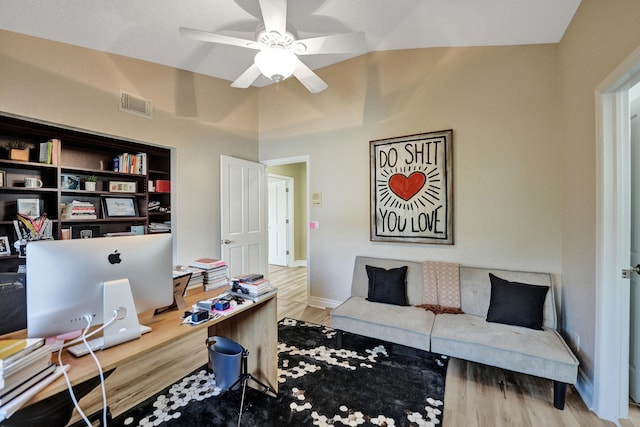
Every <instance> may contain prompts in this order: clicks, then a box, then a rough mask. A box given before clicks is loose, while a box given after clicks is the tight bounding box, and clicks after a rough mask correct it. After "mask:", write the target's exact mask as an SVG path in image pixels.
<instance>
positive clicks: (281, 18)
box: [260, 0, 287, 35]
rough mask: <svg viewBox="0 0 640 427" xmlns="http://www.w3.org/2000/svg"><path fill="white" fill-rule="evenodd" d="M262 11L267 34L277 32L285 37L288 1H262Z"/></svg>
mask: <svg viewBox="0 0 640 427" xmlns="http://www.w3.org/2000/svg"><path fill="white" fill-rule="evenodd" d="M260 9H261V10H262V19H263V20H264V27H265V29H266V30H267V32H268V33H270V32H271V31H277V32H278V33H280V34H282V35H284V34H285V32H286V31H287V0H260Z"/></svg>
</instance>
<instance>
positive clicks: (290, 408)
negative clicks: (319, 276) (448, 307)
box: [113, 318, 448, 427]
mask: <svg viewBox="0 0 640 427" xmlns="http://www.w3.org/2000/svg"><path fill="white" fill-rule="evenodd" d="M335 335H336V331H335V329H332V328H329V327H326V326H322V325H317V324H313V323H308V322H302V321H299V320H294V319H289V318H285V319H283V320H281V321H280V322H279V323H278V383H279V384H278V386H279V395H278V397H277V398H273V397H269V396H266V395H264V394H262V393H260V392H258V391H256V390H253V389H249V390H248V391H247V394H246V398H245V404H244V409H245V410H244V411H243V413H242V418H241V421H242V425H245V426H361V425H362V426H366V425H368V426H426V427H436V426H441V425H442V414H443V399H444V379H445V374H446V369H447V362H448V360H447V358H446V356H441V355H437V354H433V353H429V352H425V351H421V350H417V349H413V348H409V347H406V346H401V345H398V344H393V343H389V342H384V341H380V340H375V339H371V338H367V337H363V336H360V335H355V334H348V333H345V334H344V340H343V348H341V349H338V348H337V345H336V341H337V340H336V336H335ZM249 350H250V349H249ZM239 407H240V391H239V390H236V391H230V392H226V393H222V392H221V390H220V388H218V387H216V383H215V376H214V374H213V373H210V372H208V370H207V369H206V365H205V366H203V367H202V368H200V369H198V370H196V371H194V372H193V373H192V374H190V375H188V376H186V377H184V378H183V379H182V380H180V381H178V382H176V383H175V384H173V385H171V386H169V387H168V388H167V389H165V390H163V391H161V392H160V393H158V394H157V395H155V396H153V397H152V398H150V399H148V400H147V401H145V402H143V403H142V404H141V405H139V406H137V407H136V408H133V409H132V410H130V411H128V412H127V413H125V414H122V415H121V416H119V417H117V418H116V419H114V423H113V425H114V426H127V427H129V426H131V427H133V426H140V427H150V426H160V425H162V426H167V427H168V426H173V427H182V426H189V427H191V426H194V425H211V426H237V425H238V410H239Z"/></svg>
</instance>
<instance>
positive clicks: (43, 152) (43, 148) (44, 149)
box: [38, 139, 60, 165]
mask: <svg viewBox="0 0 640 427" xmlns="http://www.w3.org/2000/svg"><path fill="white" fill-rule="evenodd" d="M59 147H60V140H59V139H50V140H48V141H47V142H41V143H40V149H39V151H38V162H40V163H45V164H48V165H52V164H53V165H57V164H58V157H57V155H58V152H59Z"/></svg>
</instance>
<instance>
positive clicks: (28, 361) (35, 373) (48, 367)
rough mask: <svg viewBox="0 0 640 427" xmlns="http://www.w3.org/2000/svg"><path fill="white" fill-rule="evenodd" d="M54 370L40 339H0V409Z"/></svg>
mask: <svg viewBox="0 0 640 427" xmlns="http://www.w3.org/2000/svg"><path fill="white" fill-rule="evenodd" d="M55 370H56V365H55V364H53V363H51V347H49V346H48V345H46V344H45V343H44V339H42V338H25V339H6V340H0V407H4V406H5V405H6V404H7V402H9V401H11V400H13V399H15V398H16V397H18V396H20V395H21V394H23V393H25V392H26V391H28V390H30V389H31V388H33V387H34V386H36V385H37V384H39V383H41V382H43V381H46V380H47V379H48V377H50V376H51V375H52V374H53V373H54V371H55ZM0 409H1V408H0Z"/></svg>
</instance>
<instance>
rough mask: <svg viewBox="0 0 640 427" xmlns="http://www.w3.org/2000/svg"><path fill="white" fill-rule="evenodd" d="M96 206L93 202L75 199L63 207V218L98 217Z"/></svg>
mask: <svg viewBox="0 0 640 427" xmlns="http://www.w3.org/2000/svg"><path fill="white" fill-rule="evenodd" d="M96 218H98V217H97V215H96V207H95V206H94V204H93V203H91V202H81V201H79V200H74V201H72V202H71V203H67V204H66V205H65V206H64V207H63V209H62V219H64V220H68V219H96Z"/></svg>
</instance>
